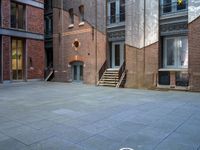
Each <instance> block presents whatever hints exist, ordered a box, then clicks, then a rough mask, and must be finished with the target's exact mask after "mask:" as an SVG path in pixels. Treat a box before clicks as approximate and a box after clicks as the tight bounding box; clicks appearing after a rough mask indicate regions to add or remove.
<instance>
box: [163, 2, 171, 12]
mask: <svg viewBox="0 0 200 150" xmlns="http://www.w3.org/2000/svg"><path fill="white" fill-rule="evenodd" d="M171 11H172V1H171V0H164V1H163V13H168V12H171Z"/></svg>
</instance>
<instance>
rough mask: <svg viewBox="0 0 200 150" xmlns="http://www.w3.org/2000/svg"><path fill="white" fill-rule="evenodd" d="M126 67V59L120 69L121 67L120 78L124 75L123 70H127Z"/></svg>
mask: <svg viewBox="0 0 200 150" xmlns="http://www.w3.org/2000/svg"><path fill="white" fill-rule="evenodd" d="M125 69H126V63H125V61H124V62H123V64H122V65H121V67H120V69H119V74H118V77H119V79H120V78H121V76H122V74H123V72H124V71H125Z"/></svg>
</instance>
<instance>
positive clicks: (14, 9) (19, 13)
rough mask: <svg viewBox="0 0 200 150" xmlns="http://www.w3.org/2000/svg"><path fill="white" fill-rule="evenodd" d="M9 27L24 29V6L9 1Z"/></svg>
mask: <svg viewBox="0 0 200 150" xmlns="http://www.w3.org/2000/svg"><path fill="white" fill-rule="evenodd" d="M11 27H12V28H18V29H25V6H24V5H22V4H18V3H14V2H12V3H11Z"/></svg>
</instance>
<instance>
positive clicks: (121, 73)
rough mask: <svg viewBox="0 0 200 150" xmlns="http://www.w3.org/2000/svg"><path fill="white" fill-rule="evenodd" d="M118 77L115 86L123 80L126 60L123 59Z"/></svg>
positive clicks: (119, 84) (118, 85)
mask: <svg viewBox="0 0 200 150" xmlns="http://www.w3.org/2000/svg"><path fill="white" fill-rule="evenodd" d="M118 77H119V80H118V84H117V85H116V87H120V86H121V84H122V82H123V81H124V78H125V77H126V62H125V61H124V63H123V64H122V66H121V67H120V69H119V73H118Z"/></svg>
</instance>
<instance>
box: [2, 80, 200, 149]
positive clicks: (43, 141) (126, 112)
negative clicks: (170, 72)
mask: <svg viewBox="0 0 200 150" xmlns="http://www.w3.org/2000/svg"><path fill="white" fill-rule="evenodd" d="M122 148H132V149H133V150H200V93H190V92H179V91H149V90H137V89H118V88H109V87H95V86H92V85H84V84H71V83H52V82H51V83H45V82H28V83H14V84H5V85H0V150H120V149H122Z"/></svg>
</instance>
